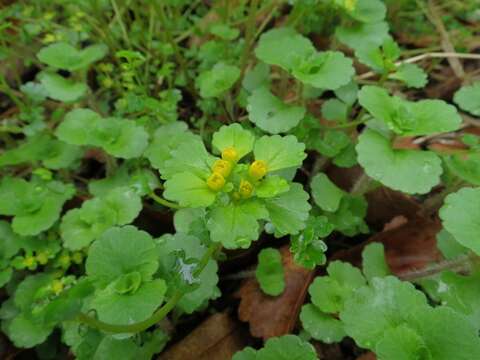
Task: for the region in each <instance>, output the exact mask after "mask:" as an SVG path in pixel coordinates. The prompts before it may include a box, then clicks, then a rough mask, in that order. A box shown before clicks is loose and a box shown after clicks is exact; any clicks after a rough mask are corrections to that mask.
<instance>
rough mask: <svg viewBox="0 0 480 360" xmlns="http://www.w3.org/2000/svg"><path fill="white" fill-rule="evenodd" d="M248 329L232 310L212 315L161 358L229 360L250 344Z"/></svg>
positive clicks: (162, 359)
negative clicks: (232, 314) (234, 315)
mask: <svg viewBox="0 0 480 360" xmlns="http://www.w3.org/2000/svg"><path fill="white" fill-rule="evenodd" d="M248 339H249V336H248V331H247V330H246V329H244V328H243V326H242V324H241V323H240V322H238V321H236V320H235V319H233V317H232V316H231V315H230V314H229V313H228V312H223V313H217V314H214V315H212V316H210V317H209V318H208V319H206V320H205V321H204V322H203V323H201V324H200V325H199V326H198V327H197V328H196V329H195V330H193V331H192V332H191V333H189V334H188V335H187V337H185V338H184V339H183V340H180V341H179V342H177V343H176V344H174V345H173V346H171V347H170V348H168V349H167V350H166V351H164V352H163V353H162V354H161V355H160V356H159V357H158V360H225V359H231V358H232V356H233V354H235V353H236V352H237V351H240V350H242V349H243V348H245V347H246V346H248V345H249V344H248Z"/></svg>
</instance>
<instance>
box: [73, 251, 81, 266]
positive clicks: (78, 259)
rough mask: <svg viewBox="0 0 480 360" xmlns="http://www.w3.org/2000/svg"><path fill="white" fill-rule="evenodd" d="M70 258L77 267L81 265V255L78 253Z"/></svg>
mask: <svg viewBox="0 0 480 360" xmlns="http://www.w3.org/2000/svg"><path fill="white" fill-rule="evenodd" d="M71 257H72V261H73V262H74V263H75V264H77V265H78V264H81V263H82V261H83V254H82V253H81V252H80V251H76V252H74V253H73V254H72V256H71Z"/></svg>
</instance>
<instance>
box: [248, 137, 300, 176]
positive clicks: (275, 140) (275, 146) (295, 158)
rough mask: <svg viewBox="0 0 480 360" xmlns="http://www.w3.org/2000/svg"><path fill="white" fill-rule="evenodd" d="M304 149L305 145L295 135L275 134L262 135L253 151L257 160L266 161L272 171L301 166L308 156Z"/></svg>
mask: <svg viewBox="0 0 480 360" xmlns="http://www.w3.org/2000/svg"><path fill="white" fill-rule="evenodd" d="M304 150H305V145H304V144H302V143H299V142H298V141H297V138H296V137H295V136H293V135H287V136H284V137H281V136H279V135H274V136H262V137H261V138H260V139H259V140H257V142H256V143H255V148H254V150H253V153H254V155H255V160H262V161H265V163H266V164H267V170H268V171H269V172H270V171H276V170H281V169H286V168H292V167H299V166H300V165H301V164H302V162H303V159H305V158H306V157H307V154H305V152H304Z"/></svg>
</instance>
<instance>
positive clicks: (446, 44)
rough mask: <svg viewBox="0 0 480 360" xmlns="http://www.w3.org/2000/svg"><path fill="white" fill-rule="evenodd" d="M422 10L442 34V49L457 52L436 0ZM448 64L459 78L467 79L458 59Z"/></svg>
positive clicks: (432, 0) (452, 59) (453, 59)
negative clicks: (439, 12)
mask: <svg viewBox="0 0 480 360" xmlns="http://www.w3.org/2000/svg"><path fill="white" fill-rule="evenodd" d="M422 10H423V11H424V12H425V15H427V17H428V19H429V20H430V22H431V23H432V24H433V25H434V26H435V27H436V29H437V31H438V32H439V33H440V36H441V37H442V41H441V44H442V48H443V50H444V51H445V52H455V48H454V46H453V45H452V42H451V41H450V35H449V34H448V31H447V29H446V28H445V25H444V24H443V21H442V19H441V17H440V15H439V14H438V11H437V6H436V5H435V2H434V0H429V1H428V9H425V8H424V7H423V6H422ZM448 63H449V64H450V67H451V68H452V70H453V72H454V73H455V75H456V77H457V78H460V79H463V78H464V77H465V70H464V69H463V66H462V63H461V62H460V61H459V60H458V58H449V59H448Z"/></svg>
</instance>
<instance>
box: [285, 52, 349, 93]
mask: <svg viewBox="0 0 480 360" xmlns="http://www.w3.org/2000/svg"><path fill="white" fill-rule="evenodd" d="M354 74H355V69H354V68H353V61H352V60H351V59H349V58H347V57H346V56H345V55H343V53H341V52H339V51H325V52H320V53H317V54H315V55H313V56H311V57H309V58H306V59H304V60H303V61H302V62H301V63H300V64H299V65H298V66H297V67H296V68H294V69H293V75H294V76H295V77H296V78H297V79H299V80H300V81H302V82H304V83H305V84H308V85H311V86H313V87H315V88H319V89H328V90H335V89H338V88H340V87H342V86H344V85H347V84H348V83H350V81H351V79H352V76H353V75H354Z"/></svg>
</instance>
